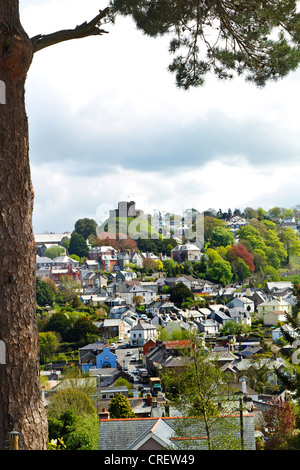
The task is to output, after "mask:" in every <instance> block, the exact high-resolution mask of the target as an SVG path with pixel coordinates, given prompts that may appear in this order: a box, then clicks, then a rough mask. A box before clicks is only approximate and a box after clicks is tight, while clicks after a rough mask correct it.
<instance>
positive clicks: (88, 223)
mask: <svg viewBox="0 0 300 470" xmlns="http://www.w3.org/2000/svg"><path fill="white" fill-rule="evenodd" d="M75 232H76V233H78V234H79V235H82V236H83V238H84V239H85V240H87V239H88V238H89V236H90V235H94V236H95V237H96V236H97V222H95V220H93V219H88V218H84V219H79V220H77V222H76V223H75Z"/></svg>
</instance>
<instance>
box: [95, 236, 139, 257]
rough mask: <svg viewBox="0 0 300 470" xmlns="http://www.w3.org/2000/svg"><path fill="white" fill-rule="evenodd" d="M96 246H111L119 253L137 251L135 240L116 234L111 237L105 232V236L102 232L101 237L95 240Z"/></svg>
mask: <svg viewBox="0 0 300 470" xmlns="http://www.w3.org/2000/svg"><path fill="white" fill-rule="evenodd" d="M95 245H96V246H111V247H113V248H114V249H115V250H118V251H120V252H121V253H122V252H124V251H138V246H137V243H136V241H135V240H132V238H129V237H127V236H126V235H123V234H121V236H120V234H118V235H113V236H112V234H110V233H109V232H107V236H106V234H105V233H104V232H103V234H102V235H101V237H98V238H97V239H96V240H95Z"/></svg>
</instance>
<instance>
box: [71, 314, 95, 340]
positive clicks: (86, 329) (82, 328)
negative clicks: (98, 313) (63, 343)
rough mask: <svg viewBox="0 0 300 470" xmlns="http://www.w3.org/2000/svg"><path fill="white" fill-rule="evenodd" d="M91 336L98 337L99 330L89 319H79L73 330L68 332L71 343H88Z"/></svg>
mask: <svg viewBox="0 0 300 470" xmlns="http://www.w3.org/2000/svg"><path fill="white" fill-rule="evenodd" d="M89 335H96V336H97V335H98V336H99V329H98V328H97V327H96V325H94V324H93V322H92V321H91V320H89V319H88V318H84V317H82V318H78V320H77V321H76V322H75V323H74V325H73V326H72V328H70V329H69V330H68V332H67V340H68V341H70V342H79V341H83V342H84V341H86V340H87V338H88V336H89Z"/></svg>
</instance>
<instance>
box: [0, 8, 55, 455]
mask: <svg viewBox="0 0 300 470" xmlns="http://www.w3.org/2000/svg"><path fill="white" fill-rule="evenodd" d="M32 56H33V48H32V44H31V42H30V40H29V38H28V36H27V35H26V33H25V32H24V30H23V28H22V26H21V24H20V20H19V2H18V0H0V80H1V81H2V82H4V84H5V104H0V340H1V341H2V342H3V343H4V344H5V348H6V351H5V361H2V362H5V363H4V364H3V363H2V364H1V363H0V448H3V447H4V444H5V438H6V435H7V432H8V431H9V415H12V416H13V420H14V430H15V431H19V432H21V433H22V434H23V436H24V440H25V448H26V449H28V450H44V449H46V447H47V420H46V414H45V410H44V406H43V403H42V400H41V387H40V379H39V342H38V328H37V319H36V308H35V305H36V304H35V256H36V248H35V241H34V236H33V230H32V210H33V191H32V184H31V175H30V164H29V152H28V122H27V116H26V111H25V100H24V89H25V80H26V75H27V72H28V69H29V67H30V65H31V61H32ZM2 84H3V83H2ZM1 89H2V90H3V88H1ZM0 98H1V97H0ZM1 102H2V103H3V99H2V101H1V99H0V103H1ZM3 343H2V344H3Z"/></svg>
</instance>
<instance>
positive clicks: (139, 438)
mask: <svg viewBox="0 0 300 470" xmlns="http://www.w3.org/2000/svg"><path fill="white" fill-rule="evenodd" d="M243 418H244V429H245V449H247V450H255V433H254V431H255V430H254V416H253V414H252V413H244V415H243ZM221 419H226V420H227V419H228V420H232V421H234V422H235V423H236V430H235V431H233V432H234V433H235V434H237V436H236V437H237V438H239V436H240V427H239V421H240V417H239V414H236V415H231V416H226V417H223V418H221ZM188 420H189V421H188ZM180 422H182V423H185V424H184V426H185V430H186V431H187V432H188V434H186V435H187V436H188V437H185V438H183V440H184V449H186V450H188V449H189V450H192V449H195V447H196V448H198V447H199V445H200V446H201V447H200V448H201V449H203V450H204V449H207V438H206V433H205V431H204V425H203V421H202V420H201V419H199V418H182V417H156V418H152V417H151V418H133V419H100V430H99V442H98V450H104V451H105V450H114V451H120V450H129V449H131V450H138V449H142V448H143V445H145V449H147V450H158V448H159V447H158V446H160V448H161V449H162V450H164V449H168V448H170V447H173V449H178V448H181V446H182V439H180V438H179V434H177V435H176V431H175V430H176V427H178V425H180ZM222 422H223V421H222ZM186 425H187V428H186ZM220 426H221V429H223V431H224V428H223V426H224V424H223V425H222V424H220ZM221 432H222V431H221ZM153 442H154V443H153Z"/></svg>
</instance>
